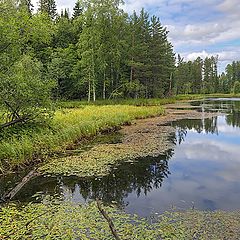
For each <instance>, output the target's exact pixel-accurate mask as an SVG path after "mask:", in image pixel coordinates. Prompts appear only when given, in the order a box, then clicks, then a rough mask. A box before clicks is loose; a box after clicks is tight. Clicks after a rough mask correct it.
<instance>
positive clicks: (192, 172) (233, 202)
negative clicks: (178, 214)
mask: <svg viewBox="0 0 240 240" xmlns="http://www.w3.org/2000/svg"><path fill="white" fill-rule="evenodd" d="M192 104H193V105H195V106H199V111H201V112H202V119H195V120H179V121H176V122H172V123H170V124H171V125H172V126H174V127H175V128H176V133H175V135H173V136H171V139H172V141H173V142H175V147H174V149H169V151H167V152H166V153H165V154H164V155H161V156H158V157H155V158H145V159H138V160H136V161H134V162H132V163H125V164H123V165H121V166H119V167H118V168H116V169H115V170H113V171H112V173H111V174H110V175H109V176H106V177H104V178H101V179H92V178H89V179H79V178H75V177H69V178H63V177H58V178H43V177H41V178H37V179H35V180H33V181H32V182H31V183H30V184H28V185H27V186H26V187H25V188H24V189H23V191H21V193H20V194H19V195H18V196H17V198H18V200H21V201H23V202H24V201H29V200H33V199H34V198H33V197H32V196H33V195H34V194H36V193H37V192H38V194H39V196H44V195H49V194H50V195H54V194H57V195H59V196H61V198H62V199H64V200H71V201H74V202H81V203H87V202H89V201H91V200H92V199H95V198H96V197H98V198H102V199H103V201H104V202H106V203H111V202H114V203H116V204H118V205H119V207H121V208H124V209H125V211H126V212H128V213H136V214H138V215H140V216H150V215H151V214H158V213H162V212H164V211H166V210H170V209H172V208H174V209H177V210H185V209H189V208H195V209H199V210H210V211H214V210H218V209H220V210H226V211H233V210H239V209H240V202H239V199H240V184H239V183H240V155H239V153H240V150H239V149H240V101H238V100H237V99H232V100H231V99H229V100H224V99H211V100H208V101H204V102H193V103H192ZM206 111H215V112H220V113H222V115H221V116H218V117H214V118H211V119H204V113H205V112H206Z"/></svg>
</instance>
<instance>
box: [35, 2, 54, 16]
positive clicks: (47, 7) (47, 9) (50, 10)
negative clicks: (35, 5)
mask: <svg viewBox="0 0 240 240" xmlns="http://www.w3.org/2000/svg"><path fill="white" fill-rule="evenodd" d="M38 11H39V12H42V13H47V14H48V16H49V17H50V18H51V19H52V20H55V19H56V17H57V7H56V3H55V0H40V1H39V9H38Z"/></svg>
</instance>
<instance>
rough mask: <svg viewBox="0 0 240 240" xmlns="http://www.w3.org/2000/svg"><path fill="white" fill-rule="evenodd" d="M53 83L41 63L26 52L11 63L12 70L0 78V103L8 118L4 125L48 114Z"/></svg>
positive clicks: (43, 116) (31, 119)
mask: <svg viewBox="0 0 240 240" xmlns="http://www.w3.org/2000/svg"><path fill="white" fill-rule="evenodd" d="M52 87H53V83H52V82H51V81H49V80H48V79H46V77H44V76H43V71H42V64H41V63H40V62H39V61H38V60H36V59H34V58H32V57H30V56H28V55H23V56H22V57H21V58H20V59H19V60H18V61H17V62H16V63H15V64H14V65H13V66H12V67H11V73H10V74H8V75H7V76H5V78H1V86H0V106H1V108H2V109H3V112H4V114H3V116H2V117H3V119H4V121H5V122H6V123H5V124H4V125H2V127H5V126H10V125H13V124H15V123H19V122H28V121H36V120H43V119H46V118H48V117H49V116H50V106H51V104H50V103H51V101H50V90H51V88H52Z"/></svg>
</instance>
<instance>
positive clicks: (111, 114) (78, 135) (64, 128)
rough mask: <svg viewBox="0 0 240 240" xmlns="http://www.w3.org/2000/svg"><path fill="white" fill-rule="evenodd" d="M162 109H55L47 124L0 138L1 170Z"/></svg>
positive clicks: (121, 107) (123, 106)
mask: <svg viewBox="0 0 240 240" xmlns="http://www.w3.org/2000/svg"><path fill="white" fill-rule="evenodd" d="M163 113H164V109H163V107H160V106H151V107H143V106H142V107H136V106H125V105H115V106H111V105H109V106H85V107H83V108H79V109H62V110H58V111H57V112H56V114H55V116H54V118H53V120H52V122H51V125H50V127H38V128H29V129H28V128H26V129H25V130H24V131H22V132H21V133H17V134H12V135H10V137H8V138H5V139H2V140H1V144H0V161H1V166H0V168H1V171H2V172H4V171H6V170H7V169H13V168H15V167H17V166H21V165H23V164H26V163H29V162H33V160H35V161H37V159H44V158H45V157H47V156H49V155H50V154H52V153H56V152H60V151H63V150H64V149H66V148H67V147H69V146H71V145H72V144H74V143H75V142H76V141H78V140H81V139H83V138H88V137H92V136H94V135H96V134H98V133H99V132H101V131H104V130H107V129H113V128H116V127H119V126H121V125H123V124H126V123H130V122H131V121H132V120H134V119H139V118H146V117H153V116H158V115H161V114H163Z"/></svg>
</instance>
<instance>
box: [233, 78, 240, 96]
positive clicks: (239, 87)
mask: <svg viewBox="0 0 240 240" xmlns="http://www.w3.org/2000/svg"><path fill="white" fill-rule="evenodd" d="M233 93H234V94H239V93H240V82H239V81H235V82H234V85H233Z"/></svg>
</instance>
